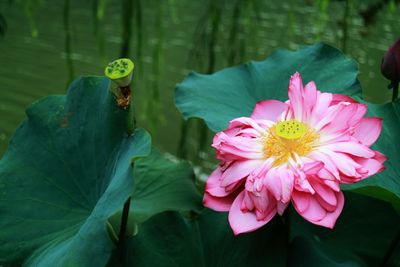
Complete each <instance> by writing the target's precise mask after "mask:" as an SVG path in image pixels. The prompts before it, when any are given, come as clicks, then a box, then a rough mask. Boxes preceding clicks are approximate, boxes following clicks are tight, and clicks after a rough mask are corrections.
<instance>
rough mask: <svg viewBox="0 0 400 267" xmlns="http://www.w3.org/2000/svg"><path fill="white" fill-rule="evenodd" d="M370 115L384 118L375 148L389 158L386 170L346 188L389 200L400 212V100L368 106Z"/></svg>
mask: <svg viewBox="0 0 400 267" xmlns="http://www.w3.org/2000/svg"><path fill="white" fill-rule="evenodd" d="M368 115H369V116H375V117H380V118H383V124H382V132H381V135H380V136H379V139H378V141H377V142H376V143H375V144H374V145H373V148H374V149H376V150H378V151H380V152H381V153H383V154H385V155H386V156H387V157H388V159H387V161H386V162H385V163H384V165H385V167H386V169H385V170H383V171H382V172H379V173H377V174H376V175H374V176H373V177H370V178H368V179H365V180H363V181H361V182H359V183H356V184H353V185H351V186H345V187H344V188H345V189H353V190H356V191H359V192H361V193H364V194H367V195H371V196H374V197H378V198H381V199H384V200H387V201H389V202H391V203H392V204H393V205H394V206H395V207H396V208H397V209H398V210H400V166H399V163H400V141H399V140H400V100H397V101H396V102H393V103H388V104H385V105H376V104H368ZM393 194H394V195H393Z"/></svg>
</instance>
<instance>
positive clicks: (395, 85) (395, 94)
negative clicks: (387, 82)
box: [392, 82, 399, 102]
mask: <svg viewBox="0 0 400 267" xmlns="http://www.w3.org/2000/svg"><path fill="white" fill-rule="evenodd" d="M392 84H393V94H392V102H394V101H396V99H397V97H398V96H399V82H393V83H392Z"/></svg>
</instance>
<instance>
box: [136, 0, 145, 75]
mask: <svg viewBox="0 0 400 267" xmlns="http://www.w3.org/2000/svg"><path fill="white" fill-rule="evenodd" d="M134 1H135V19H136V29H135V31H136V40H137V46H136V59H135V61H136V62H137V65H138V67H139V70H138V71H139V73H138V77H139V78H141V77H142V73H143V61H142V47H143V35H142V34H143V32H145V30H144V29H143V23H142V3H141V0H134Z"/></svg>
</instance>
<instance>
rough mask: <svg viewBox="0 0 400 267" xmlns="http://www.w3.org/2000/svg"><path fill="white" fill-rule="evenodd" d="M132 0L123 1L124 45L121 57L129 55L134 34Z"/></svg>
mask: <svg viewBox="0 0 400 267" xmlns="http://www.w3.org/2000/svg"><path fill="white" fill-rule="evenodd" d="M132 10H133V5H132V0H124V1H122V45H121V52H120V57H129V48H130V44H131V36H132V14H133V12H132Z"/></svg>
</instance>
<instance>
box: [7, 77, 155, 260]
mask: <svg viewBox="0 0 400 267" xmlns="http://www.w3.org/2000/svg"><path fill="white" fill-rule="evenodd" d="M108 88H109V80H108V79H105V78H100V77H88V78H81V79H79V80H77V81H75V82H74V83H73V84H72V85H71V87H70V89H69V91H68V95H67V96H51V97H47V98H44V99H43V100H40V101H38V102H37V103H35V104H33V105H32V106H31V107H29V108H28V110H27V116H28V118H27V119H26V120H25V121H24V122H23V123H22V125H21V126H20V127H19V128H18V130H17V131H16V133H15V135H14V137H13V139H12V141H11V143H10V145H9V148H8V150H7V152H6V154H5V155H4V157H3V159H2V160H1V162H0V214H1V220H0V228H1V231H0V265H1V264H3V263H4V264H6V263H7V264H9V263H20V264H22V263H23V264H24V265H26V266H51V267H53V266H104V265H105V264H106V262H107V260H108V258H109V256H110V254H111V249H112V242H111V241H110V238H109V236H108V233H107V230H106V221H107V218H108V217H109V216H111V215H112V214H114V213H115V212H116V211H117V210H119V209H120V208H121V207H122V206H123V204H124V202H125V201H126V199H127V198H128V197H129V195H130V194H131V193H132V186H133V177H132V167H131V161H132V158H137V157H141V156H145V155H147V154H148V153H149V152H150V137H149V135H148V134H147V133H146V132H145V131H144V130H137V131H136V132H135V133H134V135H133V136H132V137H128V136H127V134H126V119H127V117H126V116H127V111H124V110H121V109H119V108H118V107H117V106H116V104H115V100H114V97H113V96H112V94H110V93H109V91H108Z"/></svg>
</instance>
